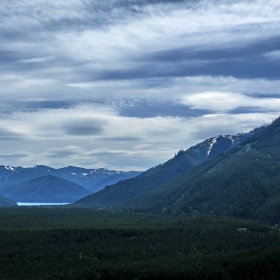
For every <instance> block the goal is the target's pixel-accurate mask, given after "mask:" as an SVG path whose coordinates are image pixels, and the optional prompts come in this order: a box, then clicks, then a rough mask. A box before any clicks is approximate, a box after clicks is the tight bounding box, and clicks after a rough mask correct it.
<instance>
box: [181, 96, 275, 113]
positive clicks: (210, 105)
mask: <svg viewBox="0 0 280 280" xmlns="http://www.w3.org/2000/svg"><path fill="white" fill-rule="evenodd" d="M182 102H183V104H185V105H186V106H189V107H191V108H192V109H200V110H209V111H211V112H220V113H226V112H229V111H232V110H235V109H238V108H242V107H246V108H252V109H255V108H257V109H259V110H264V111H267V110H271V111H273V110H275V111H278V110H279V108H280V99H279V98H257V97H252V96H248V95H246V94H240V93H234V92H211V91H210V92H201V93H196V94H189V95H187V96H185V97H183V100H182Z"/></svg>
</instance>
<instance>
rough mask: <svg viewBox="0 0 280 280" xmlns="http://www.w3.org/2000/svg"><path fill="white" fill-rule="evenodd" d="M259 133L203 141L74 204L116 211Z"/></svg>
mask: <svg viewBox="0 0 280 280" xmlns="http://www.w3.org/2000/svg"><path fill="white" fill-rule="evenodd" d="M262 129H264V127H260V128H256V129H254V130H252V131H250V132H248V133H239V134H237V135H218V136H216V137H212V138H209V139H206V140H204V141H202V142H201V143H199V144H197V145H195V146H192V147H190V148H189V149H187V150H186V151H183V150H180V151H179V152H178V153H176V154H175V156H174V157H173V158H172V159H170V160H168V161H167V162H165V163H163V164H160V165H157V166H155V167H152V168H150V169H148V170H147V171H145V172H143V173H142V174H140V175H138V176H136V177H134V178H132V179H128V180H126V181H124V182H123V181H120V182H118V183H116V184H113V185H110V186H106V187H105V188H104V189H103V190H101V191H99V192H97V193H95V194H93V195H90V196H88V197H86V198H82V199H81V200H79V201H77V202H76V203H75V204H76V205H80V206H82V205H83V206H91V207H118V206H120V205H123V204H124V203H125V202H127V201H129V200H130V199H132V198H133V197H135V196H138V195H140V194H141V193H145V192H148V191H150V190H152V189H154V188H156V187H159V186H161V185H163V184H165V183H167V182H168V181H170V180H173V179H174V178H176V177H177V176H180V175H181V174H183V173H184V172H186V171H187V170H189V169H191V168H193V167H194V166H197V165H199V164H201V163H203V162H205V161H207V160H209V159H211V158H214V157H216V156H217V155H219V154H221V153H224V152H226V151H228V150H229V149H231V148H232V147H234V146H236V145H238V144H239V143H241V142H242V141H243V140H245V139H246V138H248V137H249V136H251V135H253V134H255V133H257V132H259V131H261V130H262Z"/></svg>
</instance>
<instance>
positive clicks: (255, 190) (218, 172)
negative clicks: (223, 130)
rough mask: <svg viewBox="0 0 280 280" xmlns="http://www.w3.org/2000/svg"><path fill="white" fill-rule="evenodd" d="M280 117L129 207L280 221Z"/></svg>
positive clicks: (133, 202)
mask: <svg viewBox="0 0 280 280" xmlns="http://www.w3.org/2000/svg"><path fill="white" fill-rule="evenodd" d="M279 170H280V118H278V119H277V120H275V121H274V122H273V123H272V124H271V125H270V126H268V127H266V128H265V129H263V130H262V131H260V132H258V133H256V134H254V135H252V136H251V137H249V138H247V139H246V140H245V141H244V142H242V143H241V144H239V145H237V146H236V147H234V148H233V149H231V150H230V151H228V152H227V153H225V154H222V155H220V156H218V157H217V158H215V159H212V160H210V161H208V162H205V163H204V164H201V165H199V166H197V167H195V168H193V169H191V170H189V171H188V172H186V173H184V174H183V175H181V176H180V177H178V178H176V179H174V180H173V181H171V182H169V183H167V184H165V185H163V186H160V187H158V188H156V189H154V190H152V191H150V192H148V193H146V194H143V195H141V196H138V197H136V198H134V199H132V200H130V201H129V208H133V209H138V210H145V211H152V212H167V213H185V214H190V215H198V214H202V215H217V216H228V217H238V218H246V219H258V220H261V221H263V222H269V223H271V224H276V223H279V222H280V217H279V212H280V173H279Z"/></svg>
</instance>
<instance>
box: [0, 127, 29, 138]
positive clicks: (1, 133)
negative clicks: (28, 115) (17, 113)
mask: <svg viewBox="0 0 280 280" xmlns="http://www.w3.org/2000/svg"><path fill="white" fill-rule="evenodd" d="M23 137H24V135H22V134H21V133H18V132H15V131H12V130H10V129H3V128H1V129H0V141H3V140H5V141H6V140H8V141H10V140H22V139H23Z"/></svg>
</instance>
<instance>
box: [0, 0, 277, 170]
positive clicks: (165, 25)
mask: <svg viewBox="0 0 280 280" xmlns="http://www.w3.org/2000/svg"><path fill="white" fill-rule="evenodd" d="M279 14H280V2H279V0H255V1H245V0H243V1H242V0H240V1H239V0H228V1H227V0H208V1H193V0H185V1H180V0H177V1H174V0H173V1H171V0H170V1H164V0H150V1H148V0H147V1H144V0H143V1H141V0H138V1H137V0H108V1H101V0H96V1H91V0H71V1H65V0H48V1H47V0H22V1H10V0H2V1H1V2H0V42H1V44H0V61H1V63H0V86H1V87H0V97H1V104H0V143H1V153H0V161H1V164H6V165H8V164H10V165H14V166H17V165H22V166H32V165H35V164H45V165H50V166H53V167H61V166H67V165H78V166H83V167H92V168H99V167H104V168H108V169H117V170H132V169H134V170H145V169H147V168H149V167H151V166H154V165H156V164H159V163H161V162H164V161H166V160H168V159H169V158H171V157H172V156H173V155H174V153H175V152H176V151H177V150H179V149H180V148H183V149H187V148H188V147H190V146H192V145H194V144H196V143H198V142H200V141H202V140H204V139H206V138H210V137H212V136H215V135H217V134H236V133H238V132H246V131H249V130H250V129H252V128H254V127H257V126H260V125H262V124H265V123H269V122H270V121H272V119H274V118H275V117H277V116H279V108H280V17H279Z"/></svg>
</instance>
